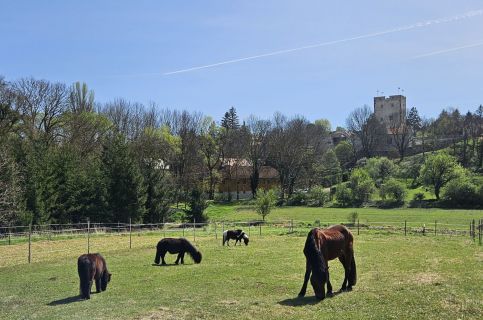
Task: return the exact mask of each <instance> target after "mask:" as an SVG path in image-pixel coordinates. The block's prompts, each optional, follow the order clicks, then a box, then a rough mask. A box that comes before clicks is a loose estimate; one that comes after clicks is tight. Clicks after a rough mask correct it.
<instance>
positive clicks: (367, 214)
mask: <svg viewBox="0 0 483 320" xmlns="http://www.w3.org/2000/svg"><path fill="white" fill-rule="evenodd" d="M353 211H356V212H358V214H359V220H360V223H364V224H369V225H371V224H377V223H381V222H382V223H385V222H388V224H387V225H391V223H392V224H393V225H394V224H395V225H397V226H399V225H401V224H402V225H403V224H404V221H405V220H407V221H408V223H409V224H410V225H414V226H416V225H422V224H433V223H434V221H435V220H437V221H438V224H441V225H442V224H448V225H454V227H455V228H456V227H459V228H461V229H462V230H466V229H469V223H470V221H471V220H472V219H475V220H478V219H481V218H483V210H452V209H418V208H396V209H378V208H310V207H277V208H274V209H273V210H272V212H271V213H270V214H269V215H268V216H267V221H277V220H290V219H294V220H296V221H303V222H307V223H314V222H315V221H316V220H319V221H320V222H321V223H322V224H331V223H345V222H348V215H349V213H351V212H353ZM206 214H207V216H208V217H209V218H210V219H211V220H216V221H222V220H227V221H231V220H234V221H249V220H259V219H261V216H260V215H258V214H257V213H256V211H255V210H254V209H253V208H251V207H248V206H240V205H234V206H226V205H219V204H211V205H210V206H209V207H208V209H207V210H206Z"/></svg>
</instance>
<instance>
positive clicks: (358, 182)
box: [349, 168, 374, 205]
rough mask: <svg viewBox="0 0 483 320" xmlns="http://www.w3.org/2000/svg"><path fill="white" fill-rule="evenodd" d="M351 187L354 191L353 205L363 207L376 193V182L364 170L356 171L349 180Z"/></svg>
mask: <svg viewBox="0 0 483 320" xmlns="http://www.w3.org/2000/svg"><path fill="white" fill-rule="evenodd" d="M349 187H350V188H351V191H352V203H353V204H355V205H361V204H362V203H364V202H366V201H369V200H370V198H371V195H372V193H373V192H374V181H373V180H372V179H371V177H370V176H369V174H368V172H367V171H366V170H364V169H360V168H358V169H354V170H353V171H352V173H351V177H350V180H349Z"/></svg>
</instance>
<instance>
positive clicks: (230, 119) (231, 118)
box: [221, 107, 240, 130]
mask: <svg viewBox="0 0 483 320" xmlns="http://www.w3.org/2000/svg"><path fill="white" fill-rule="evenodd" d="M221 126H222V127H224V128H226V129H228V130H237V129H238V128H240V121H239V120H238V115H237V114H236V109H235V108H234V107H231V108H230V110H228V111H227V112H225V115H224V117H223V119H222V120H221Z"/></svg>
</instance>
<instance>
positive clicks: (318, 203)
mask: <svg viewBox="0 0 483 320" xmlns="http://www.w3.org/2000/svg"><path fill="white" fill-rule="evenodd" d="M328 198H329V196H328V193H327V192H326V191H325V190H324V187H322V186H317V187H314V188H312V189H311V190H310V191H309V193H308V194H307V205H309V206H311V207H322V206H323V205H324V204H325V203H326V202H327V199H328Z"/></svg>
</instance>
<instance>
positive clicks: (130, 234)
mask: <svg viewBox="0 0 483 320" xmlns="http://www.w3.org/2000/svg"><path fill="white" fill-rule="evenodd" d="M131 245H132V220H131V218H129V249H131Z"/></svg>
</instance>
